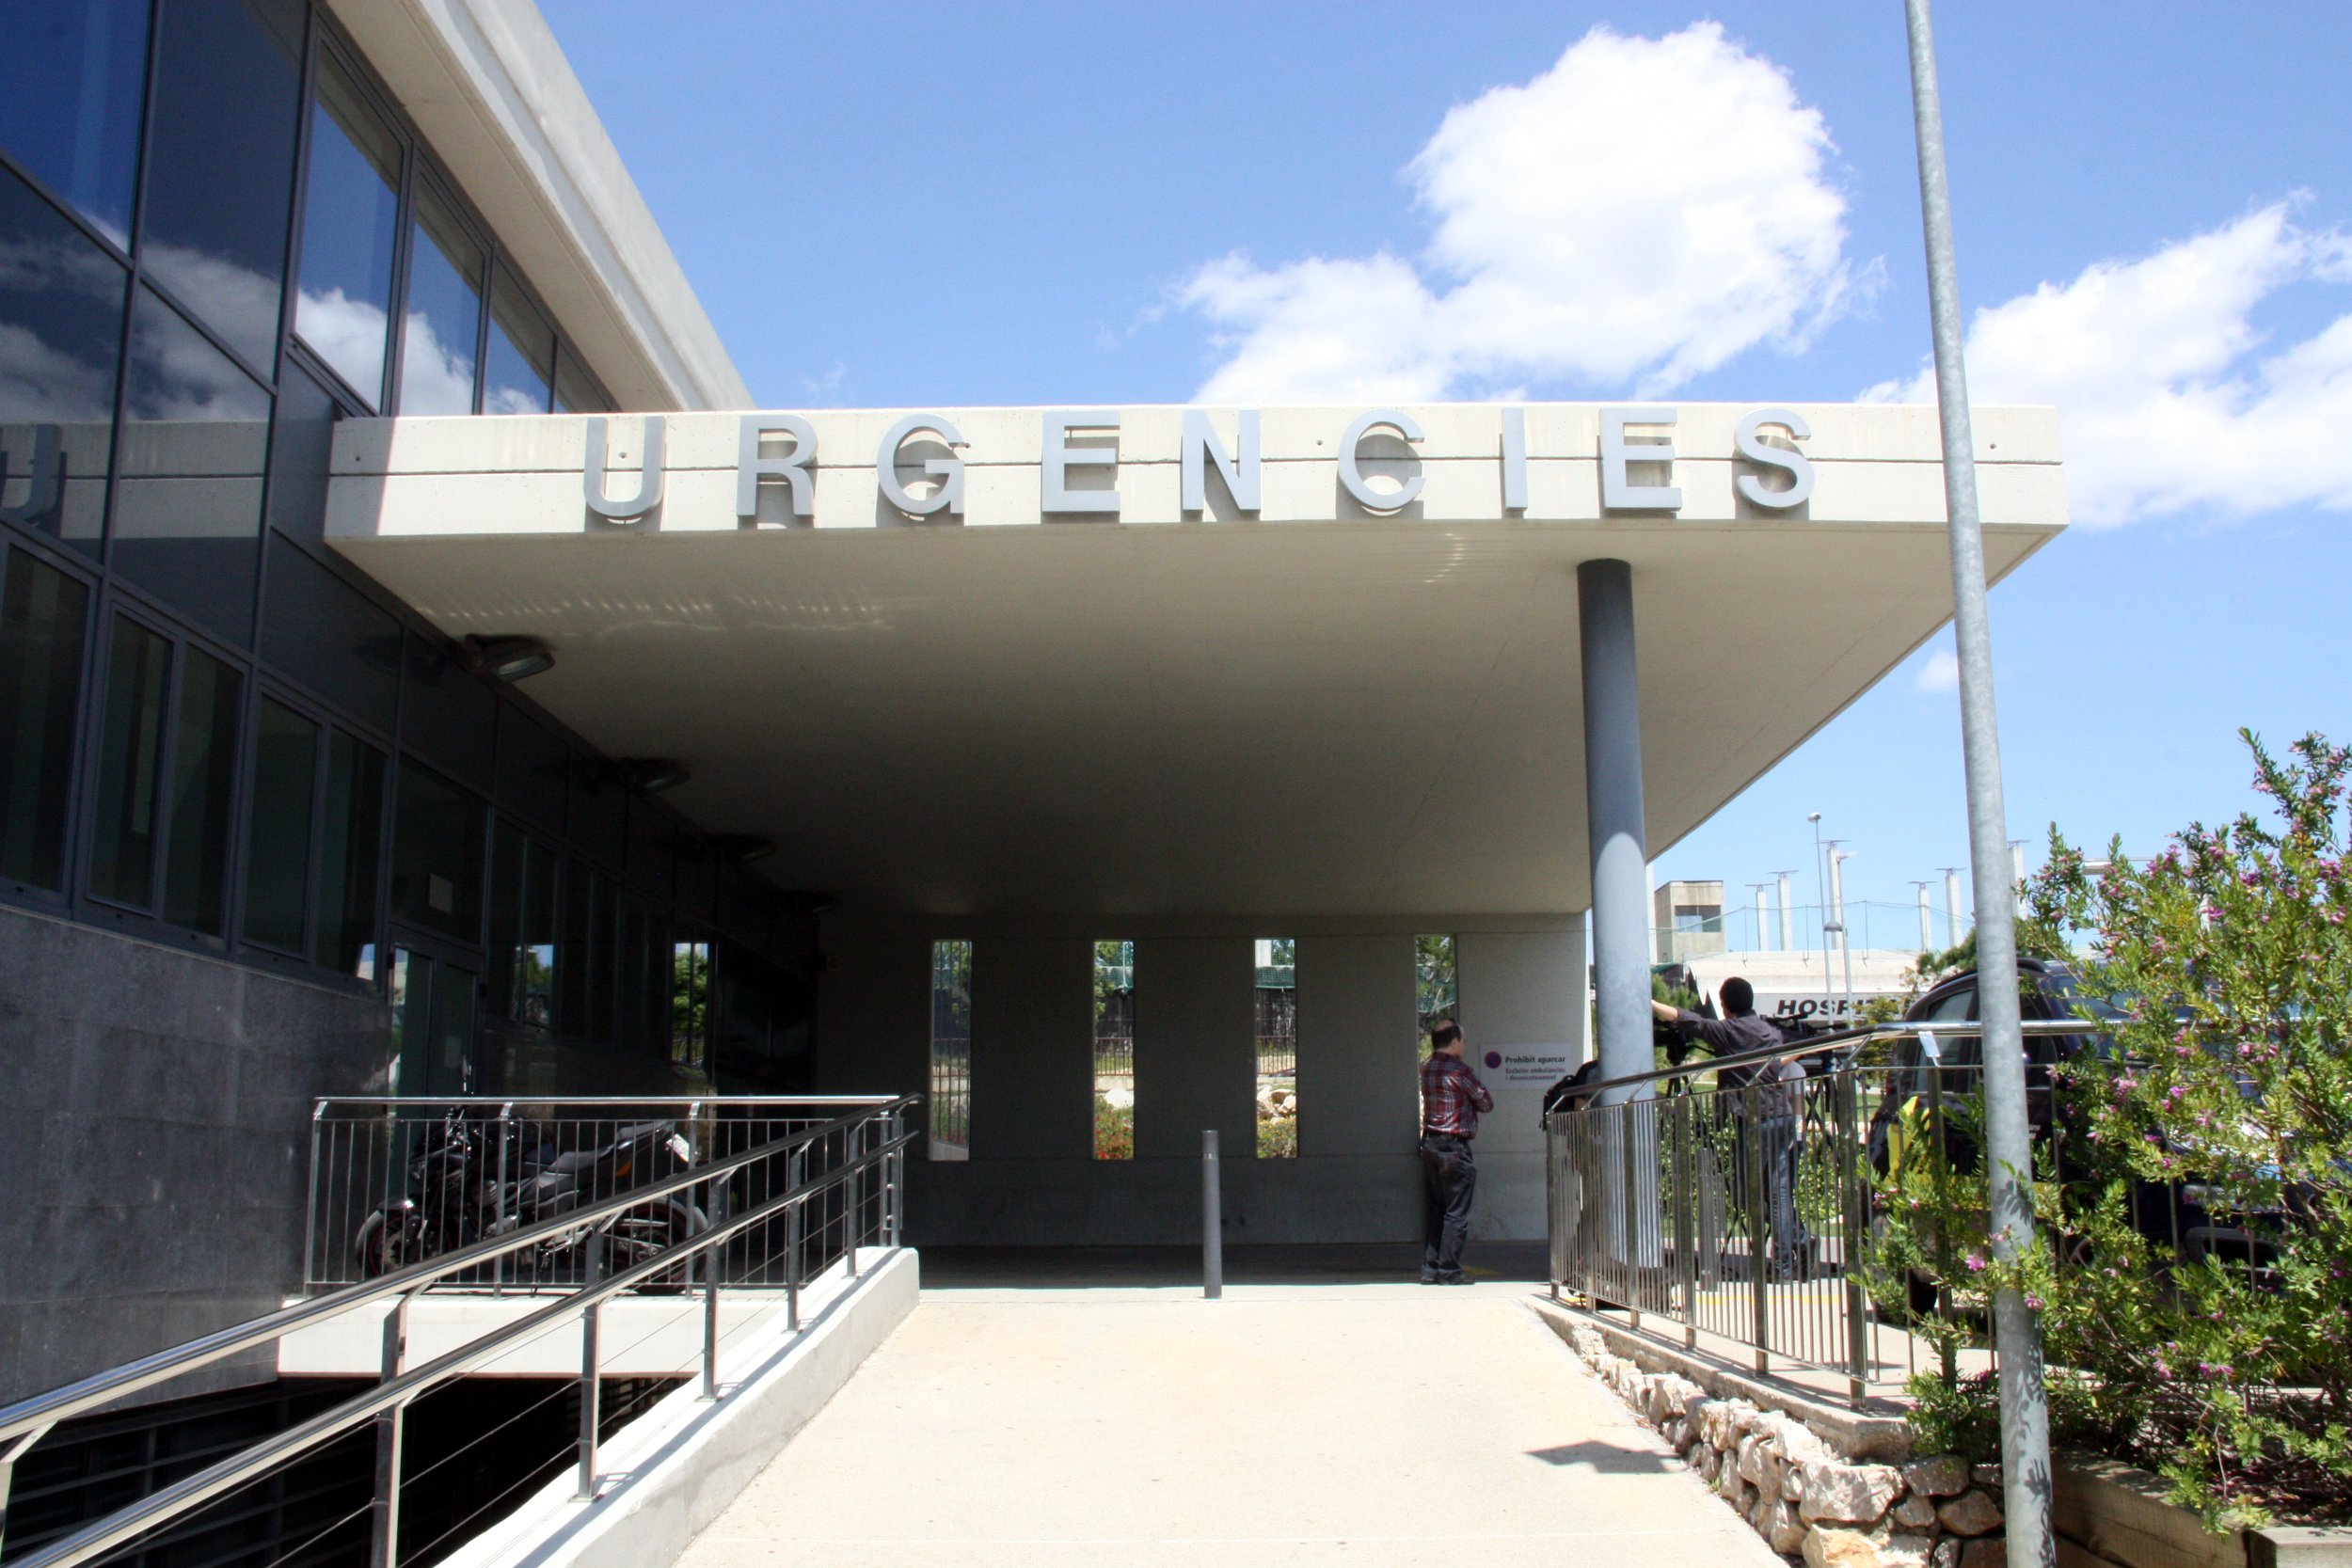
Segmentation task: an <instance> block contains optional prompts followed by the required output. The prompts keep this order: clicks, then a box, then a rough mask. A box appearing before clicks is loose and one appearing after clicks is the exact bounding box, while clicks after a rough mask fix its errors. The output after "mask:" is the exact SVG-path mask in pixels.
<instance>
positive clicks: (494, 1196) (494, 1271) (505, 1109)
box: [490, 1101, 515, 1296]
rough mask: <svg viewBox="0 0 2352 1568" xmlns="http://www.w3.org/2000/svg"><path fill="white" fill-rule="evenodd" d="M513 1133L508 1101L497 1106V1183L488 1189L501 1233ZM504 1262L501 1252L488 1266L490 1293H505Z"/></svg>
mask: <svg viewBox="0 0 2352 1568" xmlns="http://www.w3.org/2000/svg"><path fill="white" fill-rule="evenodd" d="M514 1135H515V1104H514V1101H507V1102H506V1103H504V1104H502V1105H501V1106H500V1107H499V1119H498V1140H499V1174H498V1182H497V1184H496V1185H495V1186H493V1187H492V1188H491V1189H490V1220H491V1223H492V1224H494V1225H496V1226H497V1227H499V1233H500V1234H501V1235H504V1234H505V1233H506V1146H507V1145H508V1144H509V1143H510V1142H512V1141H513V1139H514ZM506 1264H507V1254H505V1253H503V1252H501V1253H500V1254H499V1256H498V1260H497V1261H496V1262H495V1263H493V1264H492V1265H491V1267H490V1293H491V1294H493V1295H501V1296H502V1295H504V1294H505V1293H506Z"/></svg>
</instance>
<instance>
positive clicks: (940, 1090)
mask: <svg viewBox="0 0 2352 1568" xmlns="http://www.w3.org/2000/svg"><path fill="white" fill-rule="evenodd" d="M930 1121H931V1125H930V1145H931V1158H932V1159H934V1160H968V1159H970V1158H971V1157H972V944H971V943H970V942H932V943H931V1103H930Z"/></svg>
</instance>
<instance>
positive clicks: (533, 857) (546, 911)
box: [515, 840, 562, 1033]
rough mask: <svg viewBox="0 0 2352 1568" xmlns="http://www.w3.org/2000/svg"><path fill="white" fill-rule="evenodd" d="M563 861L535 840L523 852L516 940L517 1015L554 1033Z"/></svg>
mask: <svg viewBox="0 0 2352 1568" xmlns="http://www.w3.org/2000/svg"><path fill="white" fill-rule="evenodd" d="M561 864H562V862H561V861H559V860H558V859H557V858H556V854H555V851H554V850H552V849H550V848H548V847H547V846H546V845H544V844H541V843H539V842H537V841H536V840H533V841H532V843H531V844H530V846H529V847H527V848H526V849H525V850H524V852H523V910H522V925H521V929H520V931H519V933H518V934H517V936H516V942H517V944H518V953H517V958H516V976H515V1019H516V1022H520V1023H528V1024H531V1025H532V1026H534V1027H536V1028H540V1029H545V1030H548V1032H550V1033H552V1032H553V1031H554V1028H555V942H556V932H555V876H556V867H557V866H559V865H561Z"/></svg>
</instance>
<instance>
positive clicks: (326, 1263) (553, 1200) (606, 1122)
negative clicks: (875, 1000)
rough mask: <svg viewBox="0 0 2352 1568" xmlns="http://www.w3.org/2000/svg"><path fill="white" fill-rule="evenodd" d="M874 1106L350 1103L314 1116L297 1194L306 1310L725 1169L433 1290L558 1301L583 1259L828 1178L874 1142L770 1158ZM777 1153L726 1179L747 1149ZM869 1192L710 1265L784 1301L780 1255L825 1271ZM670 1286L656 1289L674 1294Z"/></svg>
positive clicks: (833, 1199)
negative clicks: (549, 1293) (302, 1198)
mask: <svg viewBox="0 0 2352 1568" xmlns="http://www.w3.org/2000/svg"><path fill="white" fill-rule="evenodd" d="M871 1103H872V1101H871V1099H870V1097H867V1098H860V1097H855V1096H812V1095H800V1096H742V1095H729V1096H725V1097H720V1098H707V1099H698V1100H689V1099H615V1098H589V1097H569V1098H554V1099H540V1100H521V1099H516V1100H497V1099H485V1098H481V1097H475V1098H470V1099H433V1098H425V1097H392V1096H353V1097H341V1098H329V1099H323V1100H320V1101H318V1102H317V1103H316V1105H315V1106H314V1107H313V1109H312V1113H311V1117H310V1198H309V1206H308V1211H307V1214H306V1218H305V1222H304V1229H303V1266H302V1278H303V1287H304V1290H305V1291H306V1292H307V1293H310V1294H316V1293H318V1292H320V1291H329V1290H335V1289H338V1288H340V1287H342V1286H346V1285H354V1284H358V1283H360V1282H361V1281H364V1280H368V1279H373V1278H377V1277H380V1276H381V1275H385V1274H388V1273H390V1272H392V1271H394V1270H397V1269H400V1268H404V1267H405V1266H407V1265H408V1264H411V1263H415V1262H418V1261H421V1260H422V1259H429V1258H436V1257H440V1256H443V1255H446V1254H448V1253H451V1252H454V1251H456V1250H457V1249H458V1248H460V1247H463V1246H467V1245H469V1244H471V1243H474V1242H477V1241H481V1240H485V1239H488V1238H493V1237H499V1236H504V1235H508V1234H511V1233H512V1232H514V1231H515V1230H516V1229H518V1228H520V1227H524V1226H528V1225H532V1224H534V1223H536V1222H537V1221H540V1220H544V1219H548V1218H552V1217H555V1216H557V1215H561V1214H564V1213H566V1212H571V1211H573V1210H575V1209H580V1208H583V1207H586V1206H588V1205H591V1204H594V1203H597V1202H600V1201H601V1200H603V1199H606V1198H610V1197H614V1196H619V1195H621V1194H624V1193H627V1192H629V1191H630V1190H632V1189H634V1188H638V1187H644V1186H647V1185H650V1184H651V1183H654V1182H656V1181H659V1180H664V1179H667V1178H670V1177H675V1176H679V1175H685V1174H689V1173H691V1172H693V1171H695V1170H700V1169H705V1168H707V1167H709V1166H711V1165H713V1164H723V1163H725V1164H729V1168H728V1169H727V1170H726V1171H725V1173H724V1174H723V1176H719V1177H715V1178H713V1179H712V1180H707V1181H705V1182H703V1183H700V1184H696V1185H691V1186H689V1187H688V1188H687V1189H686V1190H684V1191H682V1192H678V1193H675V1194H672V1195H669V1196H662V1197H659V1198H649V1199H648V1200H647V1201H646V1202H645V1203H644V1205H642V1206H640V1207H637V1208H634V1209H627V1210H624V1211H621V1212H616V1213H612V1214H610V1215H608V1216H607V1217H606V1218H604V1219H603V1220H601V1221H600V1222H599V1224H598V1225H597V1226H596V1227H583V1228H581V1229H579V1230H574V1231H566V1232H564V1233H562V1234H559V1235H557V1236H554V1237H552V1238H550V1239H549V1240H548V1242H547V1243H543V1244H542V1245H539V1246H536V1247H532V1248H529V1249H524V1250H519V1251H506V1252H501V1253H500V1254H499V1255H498V1256H497V1257H496V1258H495V1259H491V1260H489V1261H488V1262H486V1263H485V1265H484V1266H483V1267H482V1268H481V1269H478V1270H474V1271H470V1272H469V1273H466V1274H463V1275H453V1276H452V1277H450V1278H448V1279H445V1280H443V1281H441V1282H439V1286H438V1288H440V1289H445V1290H486V1291H492V1292H495V1293H501V1294H503V1293H506V1292H508V1291H533V1290H564V1289H570V1288H572V1287H574V1286H577V1285H579V1284H580V1283H582V1282H583V1281H584V1280H585V1279H586V1278H587V1277H588V1270H589V1268H590V1265H591V1257H592V1253H599V1252H600V1253H601V1254H602V1261H603V1262H604V1263H608V1264H610V1265H612V1266H615V1267H623V1266H627V1265H628V1264H629V1263H632V1262H635V1261H636V1260H637V1259H640V1258H644V1257H647V1256H650V1255H651V1254H652V1253H654V1252H657V1251H659V1250H660V1249H661V1248H662V1247H664V1246H667V1245H669V1244H670V1243H674V1242H679V1241H684V1240H686V1239H687V1238H688V1237H690V1236H693V1235H696V1234H698V1233H700V1232H701V1231H703V1230H706V1229H707V1228H709V1227H713V1226H717V1225H720V1224H723V1223H724V1222H725V1221H726V1220H728V1219H729V1218H730V1217H732V1216H734V1215H737V1214H741V1213H744V1212H748V1211H751V1210H753V1209H756V1208H758V1207H760V1206H761V1205H763V1204H765V1203H766V1202H768V1200H769V1199H770V1198H771V1197H772V1196H774V1195H775V1194H777V1193H780V1192H783V1191H785V1190H786V1189H787V1188H788V1187H791V1186H793V1185H796V1184H797V1183H798V1182H799V1181H800V1180H802V1179H803V1178H804V1177H805V1176H806V1175H807V1174H808V1173H810V1172H812V1171H821V1170H830V1169H835V1168H838V1167H840V1166H842V1165H844V1164H848V1163H850V1162H851V1161H854V1160H855V1159H856V1158H857V1156H858V1155H860V1154H862V1153H863V1152H865V1147H866V1145H867V1144H868V1143H870V1141H871V1140H872V1139H873V1138H874V1137H875V1136H877V1135H878V1134H877V1132H876V1131H875V1128H874V1126H873V1125H872V1124H870V1123H867V1122H864V1121H858V1122H854V1123H852V1124H850V1125H847V1126H838V1127H834V1128H832V1129H831V1130H829V1131H827V1132H823V1133H822V1134H821V1135H819V1136H818V1137H816V1138H813V1139H809V1140H806V1141H804V1142H802V1143H799V1144H795V1145H793V1146H792V1147H791V1148H788V1149H785V1148H781V1146H780V1141H781V1140H785V1139H787V1138H789V1137H791V1136H792V1135H793V1134H795V1133H800V1132H808V1131H810V1130H812V1129H817V1128H820V1127H825V1126H826V1125H827V1124H828V1123H832V1122H834V1121H835V1120H836V1119H837V1118H839V1117H841V1116H842V1114H843V1113H844V1112H845V1111H849V1110H851V1109H853V1108H856V1107H859V1106H863V1105H868V1104H871ZM766 1145H778V1146H779V1148H778V1152H776V1153H774V1154H772V1155H770V1156H768V1157H765V1158H762V1159H758V1160H755V1161H751V1162H749V1163H731V1160H732V1157H733V1156H735V1155H738V1154H740V1153H742V1152H743V1151H745V1150H747V1149H753V1148H760V1147H762V1146H766ZM877 1192H878V1188H877V1183H876V1181H874V1180H858V1181H850V1182H845V1183H842V1184H840V1185H839V1186H838V1187H836V1188H834V1189H830V1190H829V1191H828V1192H827V1193H826V1195H825V1196H823V1198H822V1199H821V1200H818V1201H812V1202H811V1203H808V1204H804V1205H798V1206H794V1208H793V1209H792V1211H791V1212H790V1214H788V1215H785V1216H780V1217H779V1218H778V1219H777V1220H775V1221H774V1222H773V1223H771V1224H767V1225H762V1226H757V1227H751V1228H749V1229H747V1230H744V1231H742V1232H741V1233H739V1235H738V1236H737V1237H736V1239H735V1240H734V1241H733V1242H731V1243H729V1245H728V1246H727V1247H726V1248H725V1249H723V1253H722V1256H721V1258H720V1283H721V1284H723V1285H726V1286H753V1287H756V1286H780V1285H783V1284H784V1283H785V1282H786V1280H785V1275H786V1255H787V1252H788V1251H791V1250H792V1249H795V1248H797V1249H799V1250H800V1251H801V1252H803V1254H807V1255H809V1256H804V1257H803V1259H801V1261H802V1263H803V1265H804V1266H803V1269H802V1271H801V1273H802V1277H806V1276H807V1273H808V1271H807V1269H806V1267H805V1265H806V1264H807V1263H808V1262H809V1261H810V1257H813V1256H814V1255H815V1254H816V1253H818V1252H824V1253H825V1254H826V1255H827V1256H831V1257H838V1256H839V1254H840V1248H839V1245H838V1242H839V1235H838V1234H837V1233H838V1232H842V1231H844V1230H846V1229H850V1228H856V1227H859V1226H861V1225H863V1226H864V1227H865V1228H866V1230H867V1231H869V1232H870V1230H871V1228H872V1227H871V1225H870V1223H867V1222H870V1220H871V1218H872V1216H871V1214H870V1213H868V1212H866V1211H867V1210H870V1208H871V1207H872V1205H873V1204H874V1203H875V1202H876V1201H878V1196H877ZM682 1283H683V1280H682V1279H681V1278H674V1277H670V1276H668V1275H664V1276H661V1277H660V1278H657V1279H656V1280H654V1281H652V1282H651V1288H653V1289H657V1290H659V1289H665V1288H675V1287H676V1286H678V1285H680V1284H682Z"/></svg>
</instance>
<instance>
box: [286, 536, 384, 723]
mask: <svg viewBox="0 0 2352 1568" xmlns="http://www.w3.org/2000/svg"><path fill="white" fill-rule="evenodd" d="M262 657H263V658H266V659H268V660H269V661H270V662H271V663H272V664H274V665H276V666H277V667H278V671H279V672H280V673H283V674H286V675H290V676H292V677H293V678H294V679H295V680H297V681H299V682H301V683H302V684H303V685H304V686H307V687H309V688H310V689H311V690H313V691H315V692H317V693H318V694H319V695H320V696H322V697H326V698H329V699H331V700H333V701H334V702H337V703H340V704H341V705H342V706H344V707H345V708H347V709H349V710H350V711H351V712H352V713H353V714H354V715H356V716H357V717H358V718H359V719H362V720H364V721H367V722H368V723H371V724H373V725H374V726H375V727H376V728H378V729H380V730H389V729H390V728H391V727H392V716H393V712H394V709H395V707H396V705H398V703H399V700H400V623H399V622H398V621H396V620H394V619H393V618H392V616H391V614H390V613H389V611H387V610H378V609H377V608H376V607H375V605H374V603H373V601H372V600H370V599H369V598H368V596H367V595H366V594H362V593H360V592H359V590H358V589H357V588H354V587H352V586H351V585H350V584H349V583H347V582H345V581H343V579H342V578H339V577H337V576H336V575H335V574H334V573H333V572H332V571H330V570H328V569H327V567H326V565H325V564H324V563H322V562H318V561H315V560H313V559H312V558H311V557H310V555H308V554H306V553H305V552H303V551H302V550H299V549H296V548H295V547H294V546H293V545H291V544H289V543H288V542H287V541H286V539H285V538H284V537H283V536H282V535H273V536H272V538H271V541H270V557H269V576H268V578H267V585H266V587H265V588H264V589H263V591H262Z"/></svg>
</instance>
